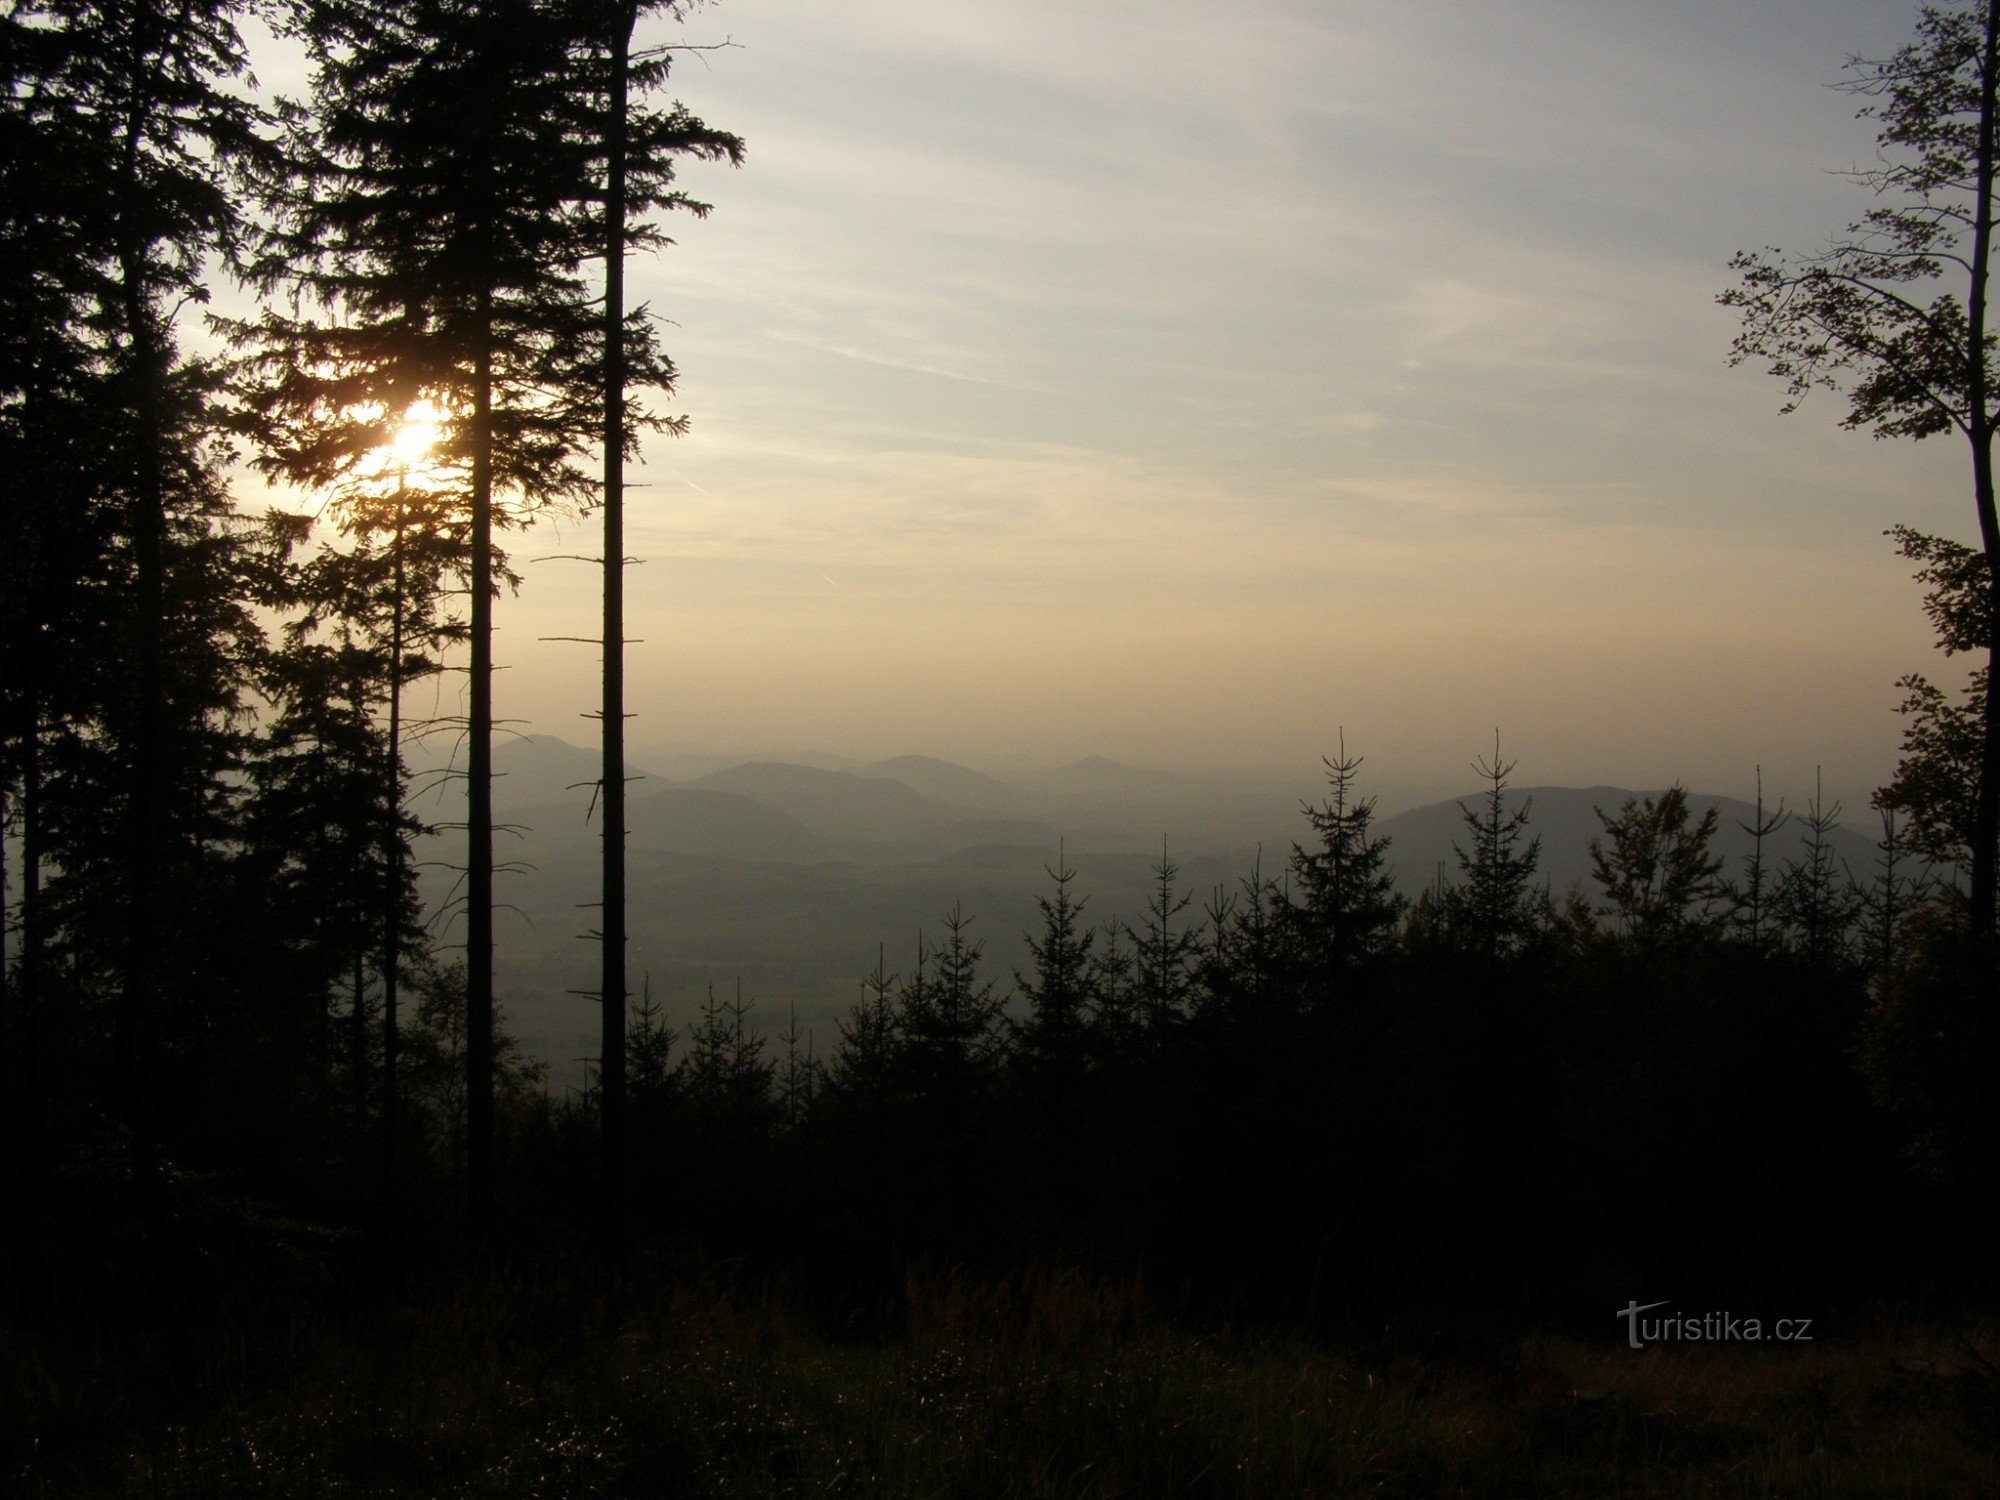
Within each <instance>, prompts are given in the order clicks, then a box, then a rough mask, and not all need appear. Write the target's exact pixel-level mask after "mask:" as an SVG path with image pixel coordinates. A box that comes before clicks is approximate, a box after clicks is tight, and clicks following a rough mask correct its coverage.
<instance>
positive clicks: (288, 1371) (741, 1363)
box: [0, 1262, 2000, 1500]
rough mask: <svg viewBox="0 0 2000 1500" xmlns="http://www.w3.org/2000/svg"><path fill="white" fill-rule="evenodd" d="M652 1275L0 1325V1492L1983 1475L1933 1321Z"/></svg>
mask: <svg viewBox="0 0 2000 1500" xmlns="http://www.w3.org/2000/svg"><path fill="white" fill-rule="evenodd" d="M662 1275H663V1276H664V1277H665V1279H663V1280H659V1281H652V1280H646V1279H643V1278H642V1280H641V1281H640V1282H638V1283H637V1284H628V1285H625V1286H622V1287H621V1289H620V1292H621V1295H619V1296H618V1297H617V1298H616V1299H614V1298H613V1297H612V1296H610V1295H608V1294H607V1293H606V1291H605V1289H604V1287H603V1286H602V1285H601V1284H593V1283H592V1282H590V1281H588V1280H586V1279H585V1278H584V1277H583V1276H581V1275H579V1274H578V1267H577V1264H576V1263H574V1262H572V1263H569V1264H567V1265H565V1266H555V1265H550V1264H539V1265H535V1266H524V1267H521V1268H519V1270H517V1271H516V1272H515V1273H509V1274H497V1275H495V1274H481V1275H474V1276H471V1277H469V1278H465V1279H462V1280H459V1281H458V1282H457V1284H456V1285H454V1286H449V1287H447V1286H444V1285H441V1284H440V1285H434V1286H433V1287H432V1289H431V1291H430V1293H429V1294H428V1295H425V1296H421V1297H418V1298H415V1299H412V1300H410V1301H399V1302H396V1303H393V1304H390V1305H385V1306H381V1307H378V1308H375V1309H373V1310H371V1311H368V1312H359V1311H353V1312H350V1313H349V1314H348V1315H346V1316H345V1317H339V1316H333V1315H330V1314H326V1313H313V1314H306V1313H296V1312H295V1313H294V1314H293V1315H292V1316H291V1317H290V1318H289V1319H287V1320H286V1321H284V1322H283V1323H282V1324H278V1325H270V1324H259V1323H257V1322H255V1321H254V1320H253V1321H251V1322H230V1323H226V1324H224V1325H221V1326H217V1327H212V1328H210V1329H209V1330H207V1331H206V1333H205V1334H204V1335H203V1337H202V1338H201V1339H200V1340H199V1342H198V1343H197V1344H195V1345H193V1346H190V1347H188V1348H186V1349H184V1350H182V1351H179V1355H178V1358H177V1359H174V1360H169V1359H167V1358H166V1357H164V1356H163V1355H162V1354H161V1353H160V1352H159V1351H157V1350H151V1351H147V1352H142V1353H139V1354H138V1355H137V1356H136V1357H137V1359H138V1360H139V1364H138V1365H137V1366H136V1367H134V1366H133V1365H132V1364H131V1363H128V1361H131V1360H132V1359H133V1358H134V1357H135V1355H134V1353H133V1351H131V1350H130V1349H127V1350H124V1351H121V1352H119V1353H115V1354H114V1353H112V1352H110V1351H107V1350H106V1349H105V1348H104V1347H103V1346H102V1345H92V1344H89V1343H84V1344H70V1345H64V1346H59V1347H56V1348H54V1349H51V1350H49V1351H47V1353H46V1354H45V1355H44V1356H43V1357H42V1358H39V1359H36V1360H33V1361H25V1362H24V1361H21V1360H20V1359H18V1358H16V1359H14V1360H12V1361H10V1363H9V1366H8V1369H7V1371H6V1375H7V1387H6V1390H5V1392H4V1394H5V1396H6V1397H7V1401H6V1403H5V1406H4V1408H0V1409H4V1411H5V1412H6V1414H7V1415H6V1416H5V1418H4V1425H5V1429H6V1430H5V1439H6V1442H7V1445H8V1449H9V1473H8V1482H7V1484H6V1485H5V1488H4V1492H5V1493H8V1494H19V1495H35V1496H44V1495H66V1494H94V1495H105V1496H133V1497H140V1496H145V1497H190V1500H192V1497H207V1496H218V1495H230V1496H273V1497H275V1496H286V1497H292V1496H296V1497H305V1496H339V1495H357V1496H358V1495H382V1496H388V1495H408V1496H491V1497H503V1496H512V1497H523V1500H525V1497H551V1496H576V1497H584V1496H612V1495H618V1496H643V1497H651V1496H682V1495H686V1496H701V1495H869V1494H880V1495H946V1494H949V1495H969V1496H985V1495H994V1496H999V1495H1022V1496H1031V1495H1051V1496H1053V1495H1067V1496H1084V1495H1104V1496H1123V1495H1145V1496H1170V1495H1190V1496H1201V1495H1216V1496H1222V1495H1228V1496H1243V1497H1255V1496H1270V1495H1299V1496H1346V1495H1355V1496H1359V1495H1408V1496H1420V1495H1421V1496H1429V1495H1457V1496H1516V1495H1528V1494H1552V1495H1554V1494H1561V1495H1590V1496H1603V1495H1626V1496H1652V1495H1663V1496H1664V1495H1691V1494H1700V1495H1718V1496H1725V1495H1745V1496H1748V1495H1811V1496H1857V1497H1859V1496H1882V1495H1910V1496H1925V1495H1931V1496H1941V1497H1943V1496H1968V1495H1975V1494H1990V1493H1992V1491H1993V1488H1994V1486H1995V1484H1996V1482H2000V1460H1996V1431H1995V1408H1994V1402H1993V1392H1992V1389H1991V1387H1990V1385H1987V1384H1985V1383H1984V1382H1982V1381H1981V1380H1980V1379H1979V1378H1978V1377H1977V1375H1976V1374H1973V1373H1968V1371H1967V1369H1966V1362H1967V1361H1966V1355H1965V1354H1964V1352H1963V1350H1962V1348H1961V1346H1960V1343H1959V1339H1960V1337H1961V1336H1962V1332H1963V1330H1957V1331H1947V1330H1946V1329H1944V1328H1943V1327H1941V1326H1936V1325H1930V1324H1921V1323H1906V1322H1903V1321H1900V1320H1898V1319H1895V1318H1892V1317H1887V1316H1882V1315H1877V1316H1871V1317H1869V1318H1866V1319H1856V1320H1851V1321H1849V1322H1847V1323H1846V1324H1845V1325H1844V1327H1843V1328H1842V1330H1841V1331H1838V1332H1835V1333H1832V1334H1830V1335H1829V1336H1827V1337H1824V1338H1822V1339H1820V1340H1818V1341H1816V1342H1814V1343H1812V1344H1809V1345H1796V1346H1790V1347H1784V1348H1776V1347H1769V1346H1762V1347H1760V1346H1743V1345H1738V1346H1734V1347H1730V1348H1718V1347H1715V1346H1706V1347H1700V1346H1686V1345H1682V1346H1675V1347H1658V1346H1656V1347H1652V1348H1649V1349H1646V1350H1644V1351H1642V1352H1637V1353H1635V1352H1632V1351H1630V1350H1628V1349H1626V1348H1624V1347H1622V1346H1619V1345H1617V1344H1616V1343H1615V1342H1607V1341H1606V1340H1604V1339H1603V1338H1602V1337H1601V1336H1599V1334H1598V1333H1597V1332H1596V1331H1595V1330H1593V1331H1592V1332H1591V1333H1588V1334H1584V1333H1581V1332H1572V1333H1563V1334H1537V1335H1528V1336H1523V1335H1521V1334H1520V1333H1518V1332H1514V1333H1502V1332H1497V1331H1495V1330H1494V1329H1492V1328H1491V1327H1487V1326H1480V1325H1476V1324H1475V1325H1471V1326H1467V1325H1463V1324H1451V1325H1444V1326H1441V1325H1440V1323H1439V1321H1438V1320H1436V1319H1427V1318H1423V1317H1414V1318H1409V1319H1398V1320H1396V1321H1395V1322H1394V1323H1393V1324H1392V1325H1390V1326H1389V1327H1387V1328H1385V1329H1383V1330H1379V1331H1377V1332H1376V1333H1374V1334H1372V1335H1371V1336H1369V1337H1367V1338H1365V1339H1358V1340H1348V1341H1346V1342H1344V1343H1342V1344H1341V1345H1340V1346H1338V1347H1337V1348H1330V1347H1328V1346H1327V1345H1325V1344H1324V1343H1321V1342H1317V1341H1313V1340H1309V1339H1306V1338H1303V1337H1300V1336H1297V1335H1285V1334H1281V1333H1273V1332H1271V1331H1269V1330H1268V1329H1265V1330H1259V1329H1254V1328H1245V1327H1243V1326H1241V1325H1235V1324H1231V1323H1229V1322H1227V1321H1224V1320H1216V1319H1199V1320H1194V1321H1189V1320H1187V1319H1186V1318H1185V1316H1183V1317H1181V1318H1178V1319H1170V1318H1166V1317H1162V1316H1161V1315H1160V1312H1159V1305H1160V1304H1159V1301H1158V1299H1157V1298H1155V1297H1153V1296H1151V1295H1149V1294H1148V1291H1147V1289H1145V1288H1144V1287H1143V1286H1142V1285H1141V1284H1140V1283H1139V1282H1138V1281H1137V1280H1136V1279H1128V1280H1126V1281H1123V1282H1115V1283H1113V1282H1102V1281H1092V1280H1090V1279H1087V1278H1084V1277H1081V1276H1076V1275H1065V1274H1047V1273H1043V1274H1025V1275H1019V1274H1017V1275H1015V1276H1012V1277H1007V1278H1002V1279H999V1280H995V1281H984V1280H977V1279H972V1278H967V1277H964V1276H961V1275H927V1274H923V1273H920V1272H918V1273H912V1274H911V1275H910V1276H909V1277H908V1278H907V1281H906V1283H905V1284H904V1285H903V1286H900V1287H898V1288H897V1289H896V1292H897V1295H896V1296H895V1297H894V1298H892V1299H889V1300H886V1301H885V1302H884V1303H882V1304H881V1305H880V1306H878V1307H877V1308H874V1309H872V1310H869V1311H867V1312H865V1313H859V1312H857V1313H856V1314H855V1315H852V1316H850V1317H848V1318H847V1319H845V1320H837V1321H830V1320H829V1319H827V1318H826V1317H824V1316H816V1315H815V1314H814V1312H813V1311H812V1310H811V1309H810V1308H809V1307H808V1305H807V1303H806V1300H805V1299H803V1298H801V1297H800V1296H799V1294H798V1293H797V1290H796V1288H793V1289H790V1290H789V1291H787V1290H785V1289H772V1288H765V1289H764V1290H762V1291H759V1292H754V1293H753V1292H750V1291H748V1290H746V1288H745V1287H744V1285H743V1284H742V1283H741V1282H740V1281H738V1280H736V1279H734V1278H732V1277H731V1276H730V1274H729V1273H728V1272H727V1271H726V1270H725V1271H721V1272H712V1273H711V1274H709V1275H706V1276H683V1277H679V1278H675V1277H673V1276H672V1275H671V1273H666V1272H663V1273H662ZM1980 1342H1982V1343H1984V1344H1985V1345H1986V1346H1987V1347H1989V1348H1990V1347H1991V1339H1990V1336H1987V1335H1984V1334H1982V1335H1981V1338H1980ZM107 1393H116V1394H117V1395H118V1396H119V1397H120V1398H121V1399H120V1400H118V1401H116V1402H112V1401H108V1400H106V1399H105V1398H106V1396H107ZM30 1433H32V1434H33V1437H34V1439H35V1440H36V1441H35V1444H34V1446H33V1447H32V1448H31V1449H28V1450H27V1452H26V1457H25V1461H24V1460H23V1452H24V1448H23V1439H24V1437H25V1436H26V1435H28V1434H30Z"/></svg>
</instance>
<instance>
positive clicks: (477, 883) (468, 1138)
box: [465, 285, 493, 1240]
mask: <svg viewBox="0 0 2000 1500" xmlns="http://www.w3.org/2000/svg"><path fill="white" fill-rule="evenodd" d="M474 338H475V339H476V340H477V349H476V351H475V354H474V368H473V389H472V403H473V404H472V423H473V434H472V436H473V447H472V607H471V611H470V613H471V617H472V619H471V631H472V666H471V671H472V683H471V691H470V694H469V699H470V702H469V707H468V714H467V717H468V723H467V728H466V734H467V740H468V753H467V763H466V814H465V835H466V853H465V890H466V902H467V909H466V922H465V927H466V940H465V942H466V948H465V1132H466V1133H465V1201H466V1220H467V1224H466V1227H467V1230H468V1232H469V1233H470V1234H471V1236H472V1237H473V1238H474V1239H475V1240H480V1239H484V1238H485V1237H486V1235H487V1233H488V1231H489V1230H490V1229H491V1227H492V1218H493V294H492V291H491V289H490V285H489V286H488V287H485V288H482V289H481V291H480V294H479V319H478V324H477V326H476V327H475V329H474Z"/></svg>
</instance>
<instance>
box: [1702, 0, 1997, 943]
mask: <svg viewBox="0 0 2000 1500" xmlns="http://www.w3.org/2000/svg"><path fill="white" fill-rule="evenodd" d="M1843 86H1844V87H1845V88H1847V89H1848V90H1849V91H1850V92H1853V93H1855V94H1858V95H1860V96H1861V97H1862V98H1863V99H1864V100H1865V101H1867V102H1866V103H1865V104H1864V106H1863V109H1862V113H1863V114H1864V115H1869V116H1873V117H1874V118H1875V119H1877V120H1879V121H1880V122H1881V131H1880V133H1879V135H1878V137H1877V141H1878V146H1879V157H1880V165H1878V166H1875V167H1872V168H1867V169H1865V170H1860V171H1857V172H1855V173H1854V174H1853V176H1854V177H1855V179H1856V180H1857V181H1858V182H1859V183H1860V184H1861V185H1862V186H1863V187H1866V188H1867V189H1869V191H1870V192H1872V193H1873V194H1875V196H1876V198H1877V201H1878V205H1879V206H1877V207H1875V208H1872V209H1870V210H1869V211H1868V212H1867V213H1866V214H1865V215H1864V216H1863V217H1862V219H1861V220H1860V222H1858V223H1856V224H1854V225H1852V226H1850V228H1849V230H1848V233H1847V235H1846V236H1845V237H1844V238H1842V239H1841V240H1839V241H1837V242H1836V243H1835V244H1834V245H1833V247H1832V248H1831V249H1830V250H1828V251H1826V252H1825V253H1823V254H1821V255H1818V256H1814V257H1811V258H1808V259H1803V260H1799V259H1788V258H1786V257H1784V256H1783V255H1782V254H1781V253H1780V252H1778V251H1770V252H1766V253H1764V254H1739V255H1738V256H1737V257H1736V258H1735V259H1734V260H1733V261H1732V262H1731V268H1732V269H1734V270H1736V271H1737V272H1739V273H1740V275H1741V277H1742V282H1741V284H1740V285H1739V286H1737V287H1735V288H1733V289H1731V290H1730V291H1727V292H1725V293H1723V295H1722V298H1721V301H1722V302H1723V303H1724V304H1725V305H1727V306H1730V307H1734V308H1736V309H1737V310H1738V311H1739V312H1740V313H1741V315H1742V319H1743V326H1742V329H1741V331H1740V332H1739V334H1738V335H1737V339H1736V344H1735V350H1734V353H1733V355H1732V362H1734V363H1740V362H1742V361H1744V360H1746V359H1756V360H1759V361H1762V362H1764V363H1765V364H1767V365H1768V367H1769V369H1770V371H1771V373H1772V374H1773V375H1775V376H1776V377H1777V378H1779V379H1780V380H1783V381H1784V382H1785V383H1786V386H1787V389H1788V390H1789V391H1790V392H1791V394H1792V397H1793V400H1792V402H1791V403H1790V405H1789V406H1788V407H1787V408H1786V409H1787V410H1790V409H1792V408H1793V407H1796V406H1797V405H1798V401H1799V399H1800V398H1802V397H1803V396H1804V395H1805V394H1806V393H1807V392H1809V391H1810V390H1812V389H1813V388H1815V387H1823V388H1827V389H1844V390H1845V391H1846V393H1847V396H1848V403H1849V404H1848V413H1847V417H1846V419H1845V423H1844V425H1846V426H1848V427H1851V428H1866V429H1868V430H1870V431H1872V432H1874V433H1875V434H1876V435H1877V436H1878V437H1908V438H1916V439H1922V438H1927V437H1934V436H1937V435H1939V434H1943V433H1950V432H1956V433H1958V434H1959V435H1960V436H1961V437H1963V438H1964V439H1965V441H1966V443H1967V444H1968V446H1969V448H1970V456H1971V460H1972V500H1973V510H1974V514H1975V516H1976V517H1977V520H1978V524H1979V536H1980V559H1981V562H1982V564H1983V572H1984V575H1985V576H1984V592H1985V595H1986V598H1987V601H1988V607H1987V619H1986V622H1985V625H1986V630H1985V634H1984V638H1983V639H1982V641H1981V642H1980V647H1981V649H1983V650H1984V651H1985V653H1986V658H1987V666H1988V670H1989V671H1991V670H1992V668H1993V667H1994V666H1995V665H1996V664H2000V511H1996V509H1995V500H1994V474H1993V439H1994V432H1995V429H1996V426H2000V411H1996V409H1995V391H1996V386H1995V379H1994V376H1995V373H1996V372H1995V368H1994V361H1993V352H1992V345H1993V337H1992V335H1993V329H1992V326H1991V308H1990V284H1989V281H1990V272H1991V266H1990V260H1991V255H1992V250H1993V220H1994V184H1995V175H1996V163H2000V150H1996V143H1995V137H1996V129H2000V0H1986V3H1985V4H1981V5H1974V6H1970V7H1968V8H1966V9H1962V10H1961V9H1950V8H1946V7H1943V6H1936V5H1927V6H1925V7H1924V8H1923V9H1922V11H1921V12H1920V13H1919V15H1918V19H1917V35H1916V39H1915V40H1914V41H1912V42H1910V43H1908V44H1907V45H1905V46H1903V47H1901V48H1899V49H1898V50H1897V51H1896V52H1895V53H1894V54H1892V55H1891V56H1890V57H1888V58H1886V59H1882V60H1879V61H1865V60H1859V59H1857V60H1856V61H1855V62H1853V63H1852V64H1850V68H1849V77H1848V79H1847V80H1846V82H1845V84H1844V85H1843ZM1973 785H1974V787H1975V791H1974V794H1973V807H1972V817H1971V829H1970V844H1971V855H1972V872H1971V874H1972V890H1971V918H1972V924H1973V927H1974V930H1975V931H1977V932H1980V933H1984V934H1990V933H1991V932H1992V931H1993V925H1994V898H1995V893H1996V875H2000V864H1996V861H2000V704H1996V703H1995V702H1994V701H1993V700H1992V699H1991V698H1990V697H1988V698H1987V700H1986V701H1985V702H1984V703H1983V704H1982V705H1981V706H1980V734H1979V746H1978V756H1977V775H1976V777H1975V779H1974V783H1973Z"/></svg>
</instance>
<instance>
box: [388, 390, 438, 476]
mask: <svg viewBox="0 0 2000 1500" xmlns="http://www.w3.org/2000/svg"><path fill="white" fill-rule="evenodd" d="M438 415H439V413H438V409H437V408H436V407H435V406H433V405H432V404H431V403H430V402H428V401H416V402H412V403H411V405H410V409H409V410H408V411H406V412H404V413H403V420H402V421H401V422H400V423H399V424H398V425H397V427H396V435H395V437H393V438H392V439H390V442H389V451H390V452H391V453H392V454H393V455H394V456H395V460H396V462H397V463H398V464H400V465H402V466H403V467H404V468H406V469H407V468H412V467H415V466H417V465H419V464H422V463H423V462H424V461H425V460H426V459H428V458H429V457H430V456H431V450H432V449H433V448H435V447H436V446H437V440H438V427H439V423H438Z"/></svg>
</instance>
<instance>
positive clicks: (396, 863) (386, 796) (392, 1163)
mask: <svg viewBox="0 0 2000 1500" xmlns="http://www.w3.org/2000/svg"><path fill="white" fill-rule="evenodd" d="M405 515H406V510H405V505H404V491H403V486H402V484H400V483H399V484H398V485H397V489H396V533H395V540H394V542H393V543H392V546H393V547H394V549H395V550H394V558H395V582H394V595H393V597H392V599H391V601H390V615H389V735H388V738H389V756H388V766H387V767H386V772H385V786H384V788H383V800H384V803H385V804H386V808H387V811H386V814H385V816H384V818H383V826H382V956H381V958H380V960H379V962H380V964H381V968H382V1211H383V1215H384V1218H385V1220H386V1221H387V1224H388V1227H389V1230H390V1233H391V1234H392V1235H393V1234H394V1233H395V1230H396V1226H397V1224H398V1223H399V1221H400V1219H401V1212H400V1208H401V1202H400V1192H401V1189H400V1186H399V1184H398V1180H397V1178H398V1172H397V1166H398V1163H397V1157H396V1150H397V1139H396V1132H397V1124H396V1113H397V1108H398V1100H397V1097H396V1065H397V1053H398V1050H399V1048H400V1044H401V1040H402V1038H401V1036H400V1034H399V1030H398V1026H397V1018H396V1002H397V997H398V985H397V980H398V979H399V978H400V977H401V974H400V966H399V961H400V958H401V948H402V942H401V930H402V920H401V919H402V905H403V903H402V881H401V879H400V876H401V873H402V859H401V855H402V829H401V827H400V826H399V825H400V823H401V821H402V813H403V588H404V571H403V522H404V517H405Z"/></svg>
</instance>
